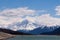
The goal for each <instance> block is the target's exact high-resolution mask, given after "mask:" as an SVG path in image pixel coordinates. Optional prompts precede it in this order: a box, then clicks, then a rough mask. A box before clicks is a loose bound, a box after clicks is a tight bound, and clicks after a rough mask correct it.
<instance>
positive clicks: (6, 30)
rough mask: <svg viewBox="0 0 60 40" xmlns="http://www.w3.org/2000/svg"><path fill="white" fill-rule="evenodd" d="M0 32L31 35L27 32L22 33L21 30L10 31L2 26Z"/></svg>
mask: <svg viewBox="0 0 60 40" xmlns="http://www.w3.org/2000/svg"><path fill="white" fill-rule="evenodd" d="M0 32H4V33H8V34H13V35H31V34H28V33H22V32H18V31H12V30H9V29H2V28H0Z"/></svg>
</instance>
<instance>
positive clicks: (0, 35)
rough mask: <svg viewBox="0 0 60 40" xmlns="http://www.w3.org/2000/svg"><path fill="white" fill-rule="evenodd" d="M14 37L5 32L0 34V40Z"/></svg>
mask: <svg viewBox="0 0 60 40" xmlns="http://www.w3.org/2000/svg"><path fill="white" fill-rule="evenodd" d="M15 36H16V35H12V34H8V33H5V32H0V40H6V39H8V38H12V37H15Z"/></svg>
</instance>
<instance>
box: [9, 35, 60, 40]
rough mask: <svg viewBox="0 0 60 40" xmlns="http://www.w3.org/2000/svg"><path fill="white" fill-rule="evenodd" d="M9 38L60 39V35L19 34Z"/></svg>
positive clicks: (22, 39) (11, 39) (20, 39)
mask: <svg viewBox="0 0 60 40" xmlns="http://www.w3.org/2000/svg"><path fill="white" fill-rule="evenodd" d="M8 40H60V36H55V35H18V36H16V37H14V38H10V39H8Z"/></svg>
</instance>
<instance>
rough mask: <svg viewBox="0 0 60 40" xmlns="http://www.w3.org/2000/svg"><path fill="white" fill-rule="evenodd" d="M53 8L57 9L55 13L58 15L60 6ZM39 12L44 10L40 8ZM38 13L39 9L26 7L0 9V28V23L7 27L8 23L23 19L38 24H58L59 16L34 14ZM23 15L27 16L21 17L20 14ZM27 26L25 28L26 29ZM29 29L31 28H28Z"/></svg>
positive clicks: (59, 21)
mask: <svg viewBox="0 0 60 40" xmlns="http://www.w3.org/2000/svg"><path fill="white" fill-rule="evenodd" d="M55 10H56V11H57V13H56V15H60V6H58V7H56V9H55ZM40 12H44V11H41V10H40ZM38 13H39V11H37V10H32V9H28V8H27V7H24V8H13V9H5V10H3V11H0V28H1V25H3V27H4V28H7V27H8V25H9V24H13V23H15V22H22V21H23V20H25V19H27V20H28V21H30V22H34V23H37V24H39V25H40V24H41V25H47V26H56V25H60V18H55V17H52V16H51V15H50V14H42V15H40V16H37V15H36V14H38ZM25 15H27V16H26V17H25V18H22V16H25ZM28 15H32V16H28ZM34 15H35V16H34ZM15 28H16V27H15ZM29 28H30V27H29ZM29 28H26V29H27V30H28V29H29ZM22 29H23V28H22ZM30 30H32V28H30Z"/></svg>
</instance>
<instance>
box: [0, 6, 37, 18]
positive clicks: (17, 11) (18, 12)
mask: <svg viewBox="0 0 60 40" xmlns="http://www.w3.org/2000/svg"><path fill="white" fill-rule="evenodd" d="M35 12H36V11H35V10H31V9H28V7H24V8H13V9H5V10H3V11H1V12H0V15H3V16H8V17H11V16H24V15H34V13H35Z"/></svg>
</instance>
